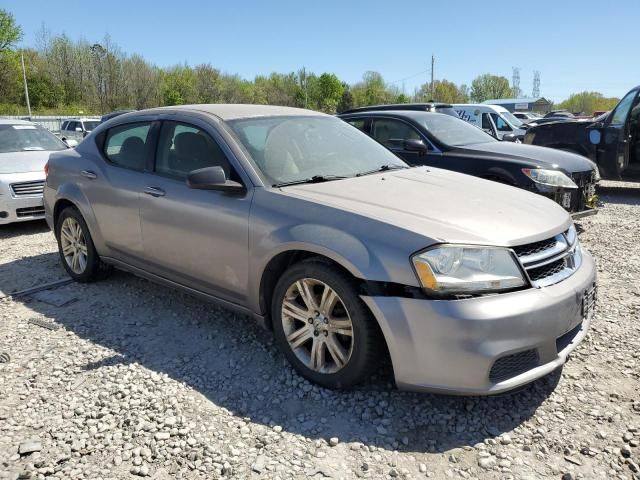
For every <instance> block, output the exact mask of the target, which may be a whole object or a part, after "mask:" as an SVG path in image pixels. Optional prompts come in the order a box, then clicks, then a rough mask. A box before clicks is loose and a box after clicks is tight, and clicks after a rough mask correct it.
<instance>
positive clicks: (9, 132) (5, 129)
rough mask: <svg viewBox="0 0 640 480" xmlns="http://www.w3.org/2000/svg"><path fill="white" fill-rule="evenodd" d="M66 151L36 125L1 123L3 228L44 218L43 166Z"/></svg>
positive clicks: (0, 215)
mask: <svg viewBox="0 0 640 480" xmlns="http://www.w3.org/2000/svg"><path fill="white" fill-rule="evenodd" d="M67 148H68V147H67V146H66V145H65V144H64V143H63V142H62V141H60V139H59V138H57V137H56V136H55V135H53V134H52V133H51V132H49V130H47V129H46V128H43V127H41V126H40V125H38V124H36V123H32V122H27V121H24V120H3V119H0V225H5V224H7V223H13V222H25V221H28V220H38V219H43V218H44V206H43V204H42V189H43V187H44V176H45V173H44V166H45V164H46V163H47V159H48V158H49V154H50V153H51V152H56V151H60V150H66V149H67Z"/></svg>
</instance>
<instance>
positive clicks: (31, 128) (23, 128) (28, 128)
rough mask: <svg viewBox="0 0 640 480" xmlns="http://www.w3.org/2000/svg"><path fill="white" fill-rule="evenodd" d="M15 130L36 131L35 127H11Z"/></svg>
mask: <svg viewBox="0 0 640 480" xmlns="http://www.w3.org/2000/svg"><path fill="white" fill-rule="evenodd" d="M11 126H12V127H13V129H14V130H35V129H36V126H35V125H11Z"/></svg>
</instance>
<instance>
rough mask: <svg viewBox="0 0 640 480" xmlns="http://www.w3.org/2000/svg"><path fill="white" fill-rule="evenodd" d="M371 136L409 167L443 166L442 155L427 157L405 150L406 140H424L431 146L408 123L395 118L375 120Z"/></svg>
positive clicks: (425, 141) (427, 143)
mask: <svg viewBox="0 0 640 480" xmlns="http://www.w3.org/2000/svg"><path fill="white" fill-rule="evenodd" d="M371 136H372V137H373V138H374V139H375V140H377V141H378V142H379V143H381V144H382V145H384V146H385V147H387V148H388V149H389V150H391V151H392V152H393V153H395V154H396V155H397V156H399V157H400V158H402V159H403V160H404V161H405V162H407V163H408V164H409V165H414V166H415V165H431V166H434V167H438V166H442V165H439V163H441V162H440V155H437V156H433V155H431V154H429V155H427V154H426V153H425V152H415V151H411V150H406V149H405V148H404V142H405V140H422V141H423V142H424V143H425V144H426V145H427V147H430V146H431V145H430V143H429V142H428V141H427V140H426V139H425V138H423V136H422V135H421V134H420V132H419V131H418V130H417V129H416V128H414V127H413V126H412V125H409V124H408V123H406V122H403V121H401V120H397V119H395V118H374V119H373V122H372V124H371ZM430 150H431V149H430ZM429 153H431V152H429Z"/></svg>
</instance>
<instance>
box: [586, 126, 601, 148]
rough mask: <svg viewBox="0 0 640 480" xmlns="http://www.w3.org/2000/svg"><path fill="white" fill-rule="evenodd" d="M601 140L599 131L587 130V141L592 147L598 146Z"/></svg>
mask: <svg viewBox="0 0 640 480" xmlns="http://www.w3.org/2000/svg"><path fill="white" fill-rule="evenodd" d="M601 140H602V133H600V130H596V129H593V130H589V141H590V142H591V143H592V144H593V145H598V144H599V143H600V141H601Z"/></svg>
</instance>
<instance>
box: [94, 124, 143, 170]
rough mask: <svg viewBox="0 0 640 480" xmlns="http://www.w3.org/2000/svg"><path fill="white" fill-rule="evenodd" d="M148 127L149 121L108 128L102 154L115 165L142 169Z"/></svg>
mask: <svg viewBox="0 0 640 480" xmlns="http://www.w3.org/2000/svg"><path fill="white" fill-rule="evenodd" d="M150 129H151V123H150V122H144V123H130V124H125V125H119V126H117V127H113V128H110V129H109V130H108V131H107V133H106V137H105V140H104V148H103V152H104V155H105V156H106V157H107V159H108V160H109V161H110V162H111V163H114V164H115V165H118V166H121V167H124V168H129V169H132V170H144V167H145V163H146V156H147V147H148V138H149V130H150Z"/></svg>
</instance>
